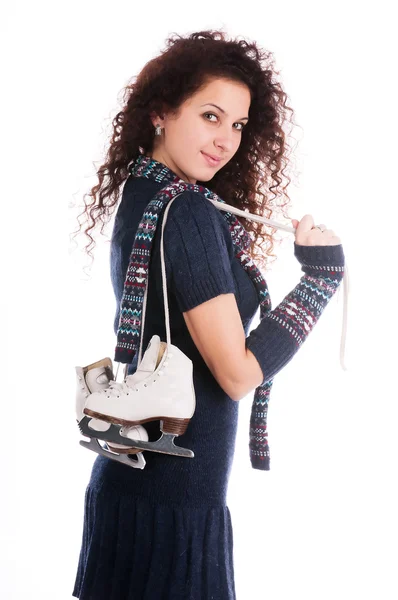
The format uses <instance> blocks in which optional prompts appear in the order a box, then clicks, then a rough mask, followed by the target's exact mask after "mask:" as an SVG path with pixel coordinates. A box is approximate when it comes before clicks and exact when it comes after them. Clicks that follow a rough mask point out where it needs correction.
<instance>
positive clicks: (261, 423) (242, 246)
mask: <svg viewBox="0 0 398 600" xmlns="http://www.w3.org/2000/svg"><path fill="white" fill-rule="evenodd" d="M129 172H130V174H131V175H132V176H134V177H146V178H147V179H153V180H154V181H157V182H159V183H164V187H163V188H162V189H161V190H160V191H159V192H158V193H157V194H156V195H155V196H154V197H153V198H152V200H151V201H150V202H149V204H148V205H147V207H146V209H145V211H144V213H143V215H142V220H141V222H140V224H139V226H138V229H137V232H136V235H135V239H134V244H133V249H132V251H131V255H130V260H129V265H128V268H127V273H126V278H125V283H124V289H123V295H122V299H121V303H120V318H119V327H118V331H117V345H116V349H115V358H114V360H115V361H116V362H120V363H131V362H132V360H133V358H134V356H135V354H136V352H137V349H138V348H139V342H140V334H141V314H142V304H143V299H144V295H145V291H146V287H147V283H148V270H149V261H150V256H151V248H152V241H153V238H154V235H155V232H156V227H157V224H158V221H159V216H160V215H161V214H162V211H163V209H164V208H165V207H166V205H167V203H168V201H169V200H171V199H172V198H173V197H174V196H176V195H177V194H179V193H181V192H183V191H185V190H189V191H191V192H200V193H201V194H203V195H204V196H205V197H206V198H209V199H211V200H217V201H218V202H224V203H225V201H224V200H222V198H220V197H219V196H218V195H217V194H216V193H214V192H212V191H211V190H209V189H208V188H207V187H204V186H201V185H197V184H193V183H187V182H186V181H184V180H183V179H180V177H178V175H176V173H174V172H173V171H171V169H169V168H168V167H166V166H165V165H164V164H163V163H160V162H158V161H156V160H155V159H153V158H151V157H149V156H145V155H143V154H142V155H139V156H138V158H137V159H136V160H135V161H133V162H132V163H130V166H129ZM220 212H221V214H222V216H223V217H224V219H225V220H226V221H227V222H228V224H229V231H230V234H231V238H232V242H233V246H234V250H235V256H236V257H237V258H238V259H239V261H240V263H241V265H242V267H243V268H244V269H245V271H246V272H247V273H248V275H249V276H250V278H251V279H252V281H253V283H254V286H255V288H256V289H257V292H258V297H259V302H260V319H263V318H264V316H265V315H266V313H267V312H269V311H271V299H270V296H269V292H268V287H267V283H266V281H265V279H264V278H263V276H262V274H261V272H260V271H259V269H258V268H257V267H256V265H255V264H254V262H253V260H252V259H251V257H250V256H249V255H248V254H247V250H248V248H249V246H250V244H251V238H250V236H249V234H248V232H247V231H246V229H245V228H244V227H243V226H242V224H241V223H240V222H239V221H238V219H237V218H236V216H235V215H233V214H231V213H230V212H226V211H220ZM143 351H144V352H145V349H143ZM272 385H273V379H270V380H268V381H267V382H266V383H264V384H262V385H260V386H259V387H257V388H256V390H255V392H254V399H253V405H252V410H251V415H250V432H249V433H250V441H249V450H250V461H251V465H252V467H253V468H254V469H259V470H262V471H269V470H270V454H269V446H268V439H267V438H268V432H267V414H268V402H269V397H270V391H271V388H272Z"/></svg>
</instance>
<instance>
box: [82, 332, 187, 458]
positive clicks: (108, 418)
mask: <svg viewBox="0 0 398 600" xmlns="http://www.w3.org/2000/svg"><path fill="white" fill-rule="evenodd" d="M192 367H193V365H192V361H191V360H190V359H189V358H188V357H187V356H186V355H185V354H184V353H183V352H181V350H179V348H177V347H176V346H173V345H172V344H170V345H169V346H168V345H167V344H166V343H165V342H161V341H160V337H159V336H158V335H154V336H153V337H152V339H151V341H150V342H149V344H148V347H147V350H146V352H145V354H144V356H143V358H142V360H141V362H140V363H139V365H138V367H137V370H136V372H135V373H133V374H132V375H128V376H127V377H125V379H124V381H123V382H117V381H116V380H115V378H114V374H113V369H112V361H111V359H110V358H104V359H102V360H100V361H97V362H95V363H93V364H91V365H88V366H87V367H75V370H76V376H77V390H76V417H77V422H78V426H79V429H80V431H81V433H82V434H83V435H84V436H87V437H89V438H90V441H89V442H86V441H83V440H82V441H80V444H81V445H82V446H84V447H86V448H88V449H90V450H93V451H94V452H97V453H98V454H102V455H103V456H107V457H109V458H113V459H114V460H117V461H118V462H121V463H124V464H127V465H129V466H133V467H136V468H139V469H143V468H144V467H145V464H146V463H145V459H144V457H143V453H142V450H149V451H152V452H161V453H164V454H172V455H175V456H184V457H189V458H192V457H194V453H193V452H192V451H191V450H188V449H185V448H180V447H178V446H176V445H175V444H174V438H175V437H176V436H179V435H182V434H184V433H185V431H186V429H187V427H188V424H189V421H190V419H191V417H192V415H193V413H194V411H195V405H196V400H195V390H194V386H193V377H192ZM154 420H160V421H161V424H160V429H161V431H162V436H161V437H160V438H159V439H158V440H157V441H155V442H149V441H148V433H147V431H146V429H145V428H144V427H143V426H142V424H143V423H146V422H148V421H154ZM99 440H102V441H104V442H106V446H102V445H101V444H100V442H99ZM131 455H135V458H134V457H133V456H131Z"/></svg>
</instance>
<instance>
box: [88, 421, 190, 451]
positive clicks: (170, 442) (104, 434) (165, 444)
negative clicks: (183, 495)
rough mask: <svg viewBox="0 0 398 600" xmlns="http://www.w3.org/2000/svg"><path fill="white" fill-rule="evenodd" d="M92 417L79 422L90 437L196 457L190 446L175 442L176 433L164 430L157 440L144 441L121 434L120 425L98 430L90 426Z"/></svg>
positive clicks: (143, 448) (140, 448)
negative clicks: (183, 446)
mask: <svg viewBox="0 0 398 600" xmlns="http://www.w3.org/2000/svg"><path fill="white" fill-rule="evenodd" d="M90 419H91V417H87V416H85V417H83V419H82V420H81V421H80V422H78V426H79V429H80V432H81V433H82V435H85V436H86V437H89V438H98V439H100V440H103V441H104V442H113V443H114V444H123V445H124V446H128V447H129V448H137V449H138V450H148V451H149V452H160V453H161V454H171V455H172V456H183V457H185V458H194V456H195V455H194V453H193V452H192V450H189V449H188V448H180V447H179V446H176V445H175V444H174V438H175V437H176V436H175V434H174V433H164V432H162V435H161V437H160V438H159V439H158V440H156V442H144V441H141V440H134V439H131V438H127V437H125V436H123V435H121V434H120V429H121V428H120V427H118V426H117V425H115V424H113V423H112V424H111V426H110V428H109V429H107V431H96V430H95V429H92V428H91V427H90V426H89V424H88V423H89V421H90ZM160 424H161V425H160V428H161V429H162V428H163V421H161V422H160Z"/></svg>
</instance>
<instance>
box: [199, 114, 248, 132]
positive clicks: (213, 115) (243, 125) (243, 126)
mask: <svg viewBox="0 0 398 600" xmlns="http://www.w3.org/2000/svg"><path fill="white" fill-rule="evenodd" d="M207 115H211V116H212V117H216V118H217V119H218V117H217V115H215V114H214V113H205V114H204V115H203V116H204V117H207ZM206 120H207V121H208V120H209V119H206ZM212 122H213V123H214V121H212ZM234 125H242V128H241V129H238V130H237V131H243V129H244V128H245V127H246V125H245V124H244V123H234Z"/></svg>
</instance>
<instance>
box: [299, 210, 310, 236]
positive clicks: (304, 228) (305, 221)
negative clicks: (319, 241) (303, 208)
mask: <svg viewBox="0 0 398 600" xmlns="http://www.w3.org/2000/svg"><path fill="white" fill-rule="evenodd" d="M313 226H314V219H313V217H312V215H304V217H303V218H302V219H301V221H300V222H299V224H298V226H297V232H296V233H297V235H301V234H303V233H307V232H308V231H311V229H312V227H313Z"/></svg>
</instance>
